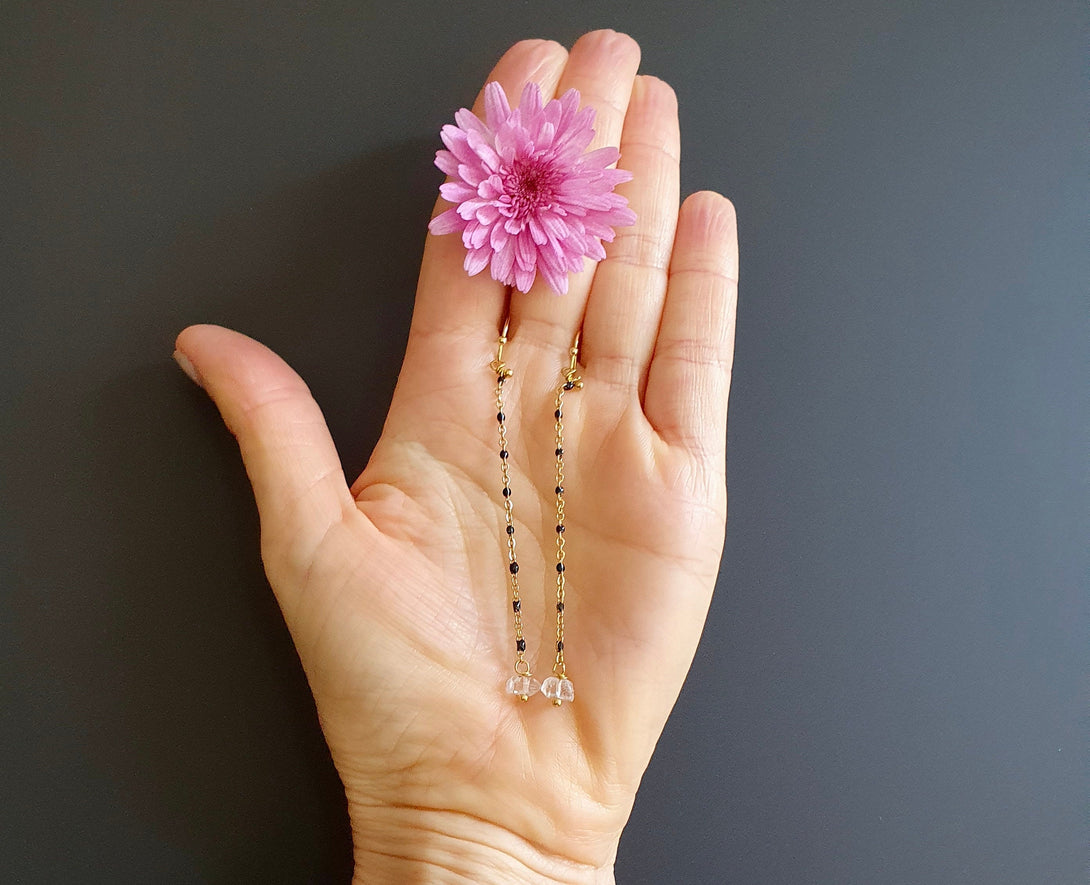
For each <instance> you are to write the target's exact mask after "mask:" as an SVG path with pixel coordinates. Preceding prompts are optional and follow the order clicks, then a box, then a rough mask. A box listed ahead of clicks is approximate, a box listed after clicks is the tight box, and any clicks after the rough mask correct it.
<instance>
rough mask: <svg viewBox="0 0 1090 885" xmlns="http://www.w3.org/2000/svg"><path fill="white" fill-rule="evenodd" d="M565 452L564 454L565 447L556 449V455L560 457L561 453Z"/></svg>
mask: <svg viewBox="0 0 1090 885" xmlns="http://www.w3.org/2000/svg"><path fill="white" fill-rule="evenodd" d="M563 454H564V450H563V449H557V450H556V457H558V458H559V457H560V456H561V455H563Z"/></svg>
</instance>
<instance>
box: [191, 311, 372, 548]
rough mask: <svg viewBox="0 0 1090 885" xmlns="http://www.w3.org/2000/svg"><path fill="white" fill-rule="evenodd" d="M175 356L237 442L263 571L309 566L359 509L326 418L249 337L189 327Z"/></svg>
mask: <svg viewBox="0 0 1090 885" xmlns="http://www.w3.org/2000/svg"><path fill="white" fill-rule="evenodd" d="M175 347H176V351H175V354H174V358H175V359H176V360H177V361H178V364H179V365H180V366H181V367H182V369H183V370H184V371H185V372H186V374H187V375H189V376H190V377H191V378H192V379H193V380H194V381H196V382H197V384H199V385H200V386H201V387H203V388H204V389H205V391H207V393H208V394H209V395H210V396H211V397H212V399H213V401H214V402H215V403H216V406H217V408H219V411H220V415H222V417H223V420H224V423H225V424H226V425H227V428H228V429H229V430H230V431H231V433H233V434H234V435H235V437H236V438H237V439H238V444H239V448H240V449H241V451H242V460H243V462H244V463H245V465H246V473H247V474H248V475H249V477H250V483H251V484H252V485H253V488H254V497H255V498H256V499H257V509H258V513H259V514H260V517H261V537H262V551H263V556H264V559H265V566H266V569H267V570H268V569H270V568H271V567H273V568H276V567H280V566H284V567H288V568H291V567H293V566H294V567H295V568H300V569H302V568H306V567H307V566H308V565H309V564H310V562H311V558H312V556H313V554H314V551H315V550H316V548H317V547H318V545H319V544H320V543H321V540H322V538H324V537H325V536H326V534H327V533H328V532H329V530H330V529H331V528H332V527H333V526H334V525H335V524H336V523H338V522H340V521H341V520H342V519H343V518H344V516H345V514H346V513H349V512H350V510H351V511H352V512H357V513H358V511H356V508H355V504H354V501H353V499H352V495H351V493H350V492H349V490H348V485H347V483H346V482H345V478H344V472H343V470H342V468H341V462H340V459H339V458H338V456H337V450H336V447H335V446H334V445H333V439H332V437H330V435H329V429H328V428H327V427H326V423H325V418H323V416H322V412H321V410H320V409H319V408H318V404H317V403H316V402H315V401H314V398H313V397H312V396H311V394H310V390H309V389H308V388H307V386H306V384H304V383H303V379H302V378H300V377H299V376H298V375H297V374H296V373H295V372H294V371H293V370H292V369H291V367H290V366H288V364H287V363H285V362H284V361H283V360H282V359H280V357H278V356H277V355H276V354H275V353H273V352H272V351H271V350H269V349H268V348H267V347H265V346H264V345H263V344H259V343H258V342H257V341H254V340H253V339H252V338H248V337H247V336H245V335H241V334H239V333H238V332H232V331H231V330H230V329H224V328H222V327H220V326H203V325H202V326H190V327H189V328H188V329H185V330H184V331H183V332H182V333H181V334H180V335H179V336H178V340H177V343H176V345H175Z"/></svg>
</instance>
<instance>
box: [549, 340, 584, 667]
mask: <svg viewBox="0 0 1090 885" xmlns="http://www.w3.org/2000/svg"><path fill="white" fill-rule="evenodd" d="M568 355H569V356H570V357H571V360H570V361H569V363H568V368H567V370H566V371H565V372H564V380H563V382H562V383H561V384H560V386H559V387H557V388H556V400H555V402H556V411H555V412H553V417H554V418H555V419H556V452H555V455H556V489H555V494H556V659H555V661H554V663H553V674H554V675H556V676H557V677H559V678H560V679H566V678H567V676H568V672H567V665H566V664H565V663H564V594H565V591H566V589H567V566H566V565H565V563H564V559H565V555H566V554H565V551H564V532H565V529H566V526H565V525H564V393H565V392H566V391H569V390H576V389H579V388H582V386H583V379H582V378H580V377H579V374H578V372H577V371H576V364H577V361H578V358H579V336H578V335H576V336H575V343H574V344H572V346H571V349H570V350H569V351H568Z"/></svg>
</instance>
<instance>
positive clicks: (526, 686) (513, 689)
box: [507, 676, 541, 698]
mask: <svg viewBox="0 0 1090 885" xmlns="http://www.w3.org/2000/svg"><path fill="white" fill-rule="evenodd" d="M540 688H541V683H540V682H538V681H537V680H536V679H534V677H533V676H512V677H511V678H510V679H508V680H507V693H508V694H515V695H518V696H519V697H520V698H528V697H530V695H533V694H537V693H538V690H539V689H540Z"/></svg>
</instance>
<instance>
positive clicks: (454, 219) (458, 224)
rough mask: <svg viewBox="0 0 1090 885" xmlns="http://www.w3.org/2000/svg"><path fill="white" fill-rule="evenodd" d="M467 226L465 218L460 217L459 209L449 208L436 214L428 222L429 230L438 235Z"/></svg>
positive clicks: (451, 232) (454, 231)
mask: <svg viewBox="0 0 1090 885" xmlns="http://www.w3.org/2000/svg"><path fill="white" fill-rule="evenodd" d="M465 226H466V223H465V219H463V218H461V217H459V215H458V210H457V209H447V211H446V212H441V213H439V214H438V215H436V216H435V218H433V219H432V220H431V222H430V223H429V224H428V230H429V231H431V232H432V233H433V234H435V235H436V236H442V235H443V234H453V233H457V232H458V231H460V230H463V229H464V228H465Z"/></svg>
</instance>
